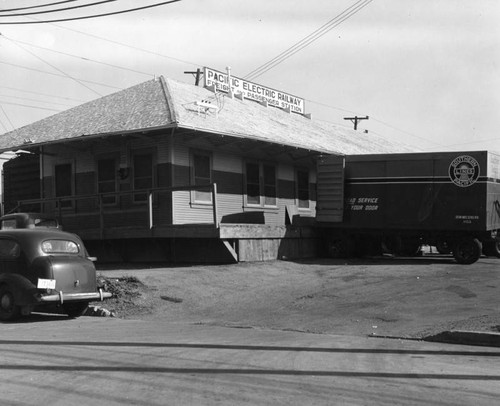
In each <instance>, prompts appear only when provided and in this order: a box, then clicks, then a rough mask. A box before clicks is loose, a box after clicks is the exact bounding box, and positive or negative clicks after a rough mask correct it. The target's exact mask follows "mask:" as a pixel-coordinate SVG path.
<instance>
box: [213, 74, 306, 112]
mask: <svg viewBox="0 0 500 406" xmlns="http://www.w3.org/2000/svg"><path fill="white" fill-rule="evenodd" d="M204 78H205V87H209V86H215V89H217V91H221V92H225V93H230V92H231V93H232V94H235V95H236V94H241V95H243V97H245V99H251V100H255V101H258V102H267V103H268V105H270V106H274V107H278V108H280V109H285V110H288V109H289V110H290V111H291V112H293V113H298V114H305V108H304V104H305V103H304V99H302V98H300V97H297V96H293V95H291V94H288V93H284V92H280V91H279V90H275V89H271V88H269V87H265V86H262V85H258V84H257V83H253V82H248V81H246V80H244V79H240V78H237V77H235V76H232V75H231V77H230V81H231V83H230V84H229V75H228V74H227V73H223V72H220V71H217V70H214V69H210V68H205V75H204Z"/></svg>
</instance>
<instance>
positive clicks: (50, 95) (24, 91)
mask: <svg viewBox="0 0 500 406" xmlns="http://www.w3.org/2000/svg"><path fill="white" fill-rule="evenodd" d="M0 89H8V90H14V91H16V92H23V93H31V94H36V95H38V96H45V97H54V98H56V99H63V100H68V101H75V102H81V103H83V102H85V100H82V99H75V98H73V97H65V96H59V95H55V94H48V93H42V92H35V91H33V90H26V89H20V88H18V87H11V86H1V85H0ZM49 103H50V102H49Z"/></svg>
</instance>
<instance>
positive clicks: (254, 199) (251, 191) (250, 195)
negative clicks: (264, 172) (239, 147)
mask: <svg viewBox="0 0 500 406" xmlns="http://www.w3.org/2000/svg"><path fill="white" fill-rule="evenodd" d="M246 169H247V170H246V175H247V204H256V205H260V170H259V165H258V164H254V163H247V168H246Z"/></svg>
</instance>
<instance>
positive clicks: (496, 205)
mask: <svg viewBox="0 0 500 406" xmlns="http://www.w3.org/2000/svg"><path fill="white" fill-rule="evenodd" d="M487 182H488V183H487V197H486V198H487V203H486V210H487V212H486V229H487V230H498V229H500V155H497V154H493V153H491V152H488V179H487Z"/></svg>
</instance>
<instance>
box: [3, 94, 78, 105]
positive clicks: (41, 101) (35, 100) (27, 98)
mask: <svg viewBox="0 0 500 406" xmlns="http://www.w3.org/2000/svg"><path fill="white" fill-rule="evenodd" d="M0 97H9V98H12V99H19V100H27V101H34V102H37V103H49V104H57V105H59V106H65V107H74V104H72V105H70V104H67V103H58V102H54V101H44V100H38V99H30V98H29V97H20V96H11V95H6V94H0Z"/></svg>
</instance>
